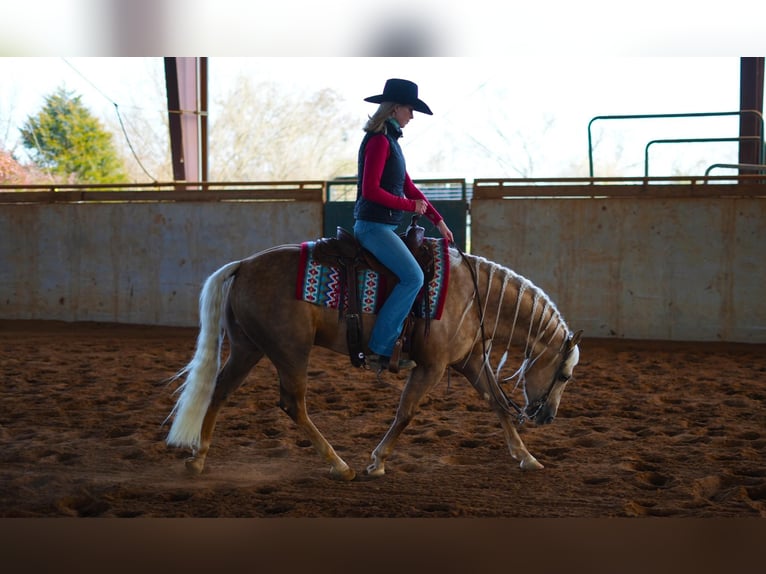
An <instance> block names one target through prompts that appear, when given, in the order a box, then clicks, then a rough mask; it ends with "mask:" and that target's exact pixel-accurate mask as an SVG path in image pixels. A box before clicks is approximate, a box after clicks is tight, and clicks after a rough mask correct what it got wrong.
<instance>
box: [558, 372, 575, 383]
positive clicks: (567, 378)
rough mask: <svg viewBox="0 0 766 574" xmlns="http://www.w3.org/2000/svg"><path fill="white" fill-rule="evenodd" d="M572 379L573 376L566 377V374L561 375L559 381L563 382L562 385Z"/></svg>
mask: <svg viewBox="0 0 766 574" xmlns="http://www.w3.org/2000/svg"><path fill="white" fill-rule="evenodd" d="M571 378H572V377H571V375H565V374H564V373H561V374H560V375H559V381H561V382H562V383H566V382H567V381H568V380H569V379H571Z"/></svg>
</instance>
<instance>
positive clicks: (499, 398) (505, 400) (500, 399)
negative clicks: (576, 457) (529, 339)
mask: <svg viewBox="0 0 766 574" xmlns="http://www.w3.org/2000/svg"><path fill="white" fill-rule="evenodd" d="M455 248H456V249H457V251H458V253H459V254H460V257H461V258H462V259H463V261H464V262H465V264H466V265H467V266H468V269H469V270H470V271H471V279H472V280H473V289H474V298H475V299H476V305H477V307H478V312H479V329H480V330H481V346H482V353H483V357H484V360H483V364H484V365H483V368H484V370H485V371H486V372H487V381H488V386H489V390H490V392H491V393H492V395H493V398H494V399H495V402H496V403H497V404H498V405H500V408H501V409H502V410H503V411H504V412H505V413H506V414H508V415H510V416H512V417H515V418H516V423H517V424H518V426H521V425H523V424H524V422H526V421H527V420H529V419H532V418H534V417H535V415H537V413H538V412H539V411H540V409H541V408H543V405H544V404H545V403H546V401H547V400H548V397H549V396H550V394H551V391H552V390H553V387H554V385H555V384H556V381H557V379H558V375H557V376H556V377H554V378H553V380H552V381H551V384H550V385H549V387H548V389H547V390H546V391H545V394H544V395H543V397H542V399H541V400H539V401H537V408H535V411H534V412H533V413H532V414H531V415H529V414H527V413H526V407H521V406H519V404H518V403H517V402H516V401H514V400H513V399H512V398H511V397H509V396H508V395H507V394H506V393H505V391H504V390H503V389H502V387H501V386H500V385H499V384H498V382H497V377H495V376H494V374H493V373H492V370H491V369H490V365H489V353H488V351H487V337H486V334H485V331H484V306H483V305H482V301H481V294H480V293H479V279H478V277H477V276H476V271H475V270H474V268H473V265H471V263H470V261H468V258H467V257H466V255H465V253H463V250H462V249H460V246H458V245H457V244H455ZM565 344H566V343H565ZM529 360H530V357H529V356H527V357H526V358H525V361H529ZM565 360H566V356H565V357H564V358H563V360H562V365H563V361H565ZM559 370H560V369H559ZM518 375H519V377H520V379H521V383H522V387H523V389H524V394H525V395H526V380H525V379H524V370H523V369H520V370H519V372H518Z"/></svg>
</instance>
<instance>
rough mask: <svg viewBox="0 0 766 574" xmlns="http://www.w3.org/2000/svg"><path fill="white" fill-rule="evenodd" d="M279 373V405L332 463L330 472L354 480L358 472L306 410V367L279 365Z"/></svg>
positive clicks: (341, 478) (334, 476) (341, 477)
mask: <svg viewBox="0 0 766 574" xmlns="http://www.w3.org/2000/svg"><path fill="white" fill-rule="evenodd" d="M277 371H278V373H279V407H280V408H281V409H282V410H283V411H284V412H285V413H287V415H288V416H289V417H290V418H291V419H292V420H293V421H294V422H295V424H296V425H298V428H299V429H301V430H302V431H303V432H304V433H305V434H306V436H307V437H308V439H309V440H310V441H311V444H312V445H313V446H314V449H315V450H316V451H317V453H319V455H320V456H321V457H322V458H323V459H324V460H326V461H327V462H329V463H330V474H331V476H332V477H333V478H337V479H340V480H354V478H356V472H355V471H354V469H353V468H351V467H350V466H349V465H348V464H346V462H345V461H344V460H343V459H342V458H341V457H340V456H339V455H338V453H337V452H335V449H334V448H333V447H332V445H331V444H330V443H329V442H328V441H327V439H325V438H324V436H322V433H321V432H319V429H318V428H317V427H316V426H315V425H314V423H313V422H312V421H311V418H310V417H309V415H308V411H307V410H306V382H307V375H306V369H303V370H302V371H301V372H298V368H296V367H291V368H284V367H279V366H277Z"/></svg>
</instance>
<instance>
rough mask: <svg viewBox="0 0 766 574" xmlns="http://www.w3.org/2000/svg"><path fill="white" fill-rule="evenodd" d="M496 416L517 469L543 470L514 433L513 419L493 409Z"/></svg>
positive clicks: (501, 411)
mask: <svg viewBox="0 0 766 574" xmlns="http://www.w3.org/2000/svg"><path fill="white" fill-rule="evenodd" d="M494 410H495V412H496V413H497V416H498V417H499V418H500V425H501V426H502V427H503V434H504V435H505V442H506V444H507V445H508V450H509V451H510V452H511V456H512V457H513V458H514V459H515V460H518V461H519V468H521V469H522V470H540V469H541V468H544V467H543V465H542V464H540V462H539V461H538V460H537V459H536V458H535V457H534V456H532V454H530V452H529V451H528V450H527V447H526V446H524V442H523V441H522V440H521V437H520V436H519V433H518V432H517V431H516V427H515V426H514V422H513V419H512V418H511V416H510V415H509V414H508V413H506V412H505V411H504V410H502V409H498V408H495V409H494Z"/></svg>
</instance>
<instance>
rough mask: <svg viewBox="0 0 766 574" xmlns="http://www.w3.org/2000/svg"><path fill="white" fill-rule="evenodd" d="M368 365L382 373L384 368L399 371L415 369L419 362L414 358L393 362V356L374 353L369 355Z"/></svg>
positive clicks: (393, 371) (394, 371)
mask: <svg viewBox="0 0 766 574" xmlns="http://www.w3.org/2000/svg"><path fill="white" fill-rule="evenodd" d="M367 366H368V367H369V368H370V369H371V370H373V371H375V372H377V373H380V372H381V371H383V370H388V371H391V372H392V373H398V372H399V371H406V370H408V369H414V368H415V367H417V366H418V364H417V363H416V362H415V361H413V360H412V359H399V360H398V361H397V362H396V363H394V364H391V357H386V356H383V355H378V354H376V353H373V354H372V355H368V356H367Z"/></svg>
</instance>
